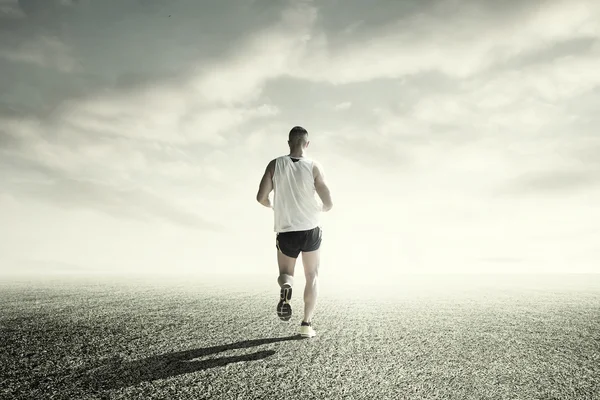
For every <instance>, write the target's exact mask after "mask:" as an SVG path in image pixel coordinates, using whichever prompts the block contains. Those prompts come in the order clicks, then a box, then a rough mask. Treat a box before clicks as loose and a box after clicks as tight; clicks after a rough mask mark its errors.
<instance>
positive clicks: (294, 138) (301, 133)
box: [288, 126, 308, 149]
mask: <svg viewBox="0 0 600 400" xmlns="http://www.w3.org/2000/svg"><path fill="white" fill-rule="evenodd" d="M307 136H308V131H307V130H306V129H304V128H303V127H301V126H295V127H293V128H292V130H291V131H290V134H289V138H288V142H289V144H290V147H291V148H293V149H297V148H298V146H300V145H304V144H306V142H307Z"/></svg>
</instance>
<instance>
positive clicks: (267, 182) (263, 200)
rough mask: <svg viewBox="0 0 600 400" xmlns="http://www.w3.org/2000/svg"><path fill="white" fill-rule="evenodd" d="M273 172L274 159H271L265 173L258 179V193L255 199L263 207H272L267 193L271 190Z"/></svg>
mask: <svg viewBox="0 0 600 400" xmlns="http://www.w3.org/2000/svg"><path fill="white" fill-rule="evenodd" d="M274 173H275V160H271V162H270V163H269V165H267V168H265V173H264V174H263V177H262V179H261V180H260V186H259V187H258V193H257V194H256V200H257V201H258V202H259V203H260V204H262V205H263V206H265V207H268V208H273V206H272V205H271V201H270V200H269V194H270V193H271V191H272V190H273V174H274Z"/></svg>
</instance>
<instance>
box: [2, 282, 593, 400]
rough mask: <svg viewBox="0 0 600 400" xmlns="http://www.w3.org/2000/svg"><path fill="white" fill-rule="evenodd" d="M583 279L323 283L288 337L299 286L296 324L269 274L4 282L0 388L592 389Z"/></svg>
mask: <svg viewBox="0 0 600 400" xmlns="http://www.w3.org/2000/svg"><path fill="white" fill-rule="evenodd" d="M566 279H567V278H565V280H563V281H564V282H566ZM590 279H592V280H594V279H595V281H594V282H592V283H593V284H590V280H589V279H587V278H586V279H585V282H584V283H585V285H584V284H582V285H579V286H577V285H572V284H571V285H567V284H565V285H562V286H561V285H546V286H544V285H533V286H532V285H512V286H511V285H494V284H493V282H492V283H491V284H489V283H488V285H487V286H485V285H479V286H477V285H470V286H469V287H470V289H469V290H462V291H460V290H455V291H447V290H446V291H444V290H436V289H435V288H436V287H442V286H440V285H438V286H435V285H431V284H426V285H425V284H423V283H422V282H421V283H420V285H421V286H419V284H415V285H413V284H408V283H406V282H404V283H403V284H398V285H390V284H388V285H387V286H381V287H380V288H379V289H380V290H379V291H376V292H373V291H370V292H369V294H368V295H367V294H366V293H362V294H361V293H358V292H353V291H350V290H349V291H346V292H344V293H342V292H334V291H328V290H326V289H322V290H321V296H320V300H319V304H318V309H317V315H316V316H315V318H314V326H315V328H316V329H317V332H318V336H317V337H316V338H313V339H300V338H299V337H297V336H296V335H295V334H296V329H297V326H298V325H299V321H300V318H301V315H300V313H299V312H298V311H299V310H301V306H302V292H301V285H302V284H303V282H297V285H296V287H297V288H299V289H296V291H295V292H294V297H293V300H292V306H293V308H294V313H295V314H294V318H293V319H292V322H290V323H284V322H281V321H279V320H278V319H277V317H276V313H275V305H276V303H277V296H278V291H277V287H276V284H275V283H274V279H272V282H271V281H269V282H266V283H265V284H264V285H252V289H249V288H248V286H249V285H242V284H237V285H231V284H230V285H224V284H222V283H218V282H212V283H208V282H206V281H205V282H190V281H187V282H179V283H177V282H168V283H165V282H162V283H160V284H158V283H152V282H151V281H146V280H140V281H134V280H130V281H128V282H116V281H109V280H101V279H97V280H96V281H93V280H91V279H87V280H85V279H84V280H77V281H70V280H68V279H65V280H62V281H60V280H55V281H52V282H49V281H46V282H34V281H31V282H25V281H23V282H12V283H6V282H5V283H2V284H0V398H2V399H253V398H263V399H270V398H278V399H281V398H286V399H288V400H290V399H312V398H315V399H478V400H479V399H527V400H532V399H589V400H593V399H600V284H599V282H598V277H593V278H590ZM559 280H560V279H559ZM355 288H357V287H355ZM425 288H428V290H426V289H425ZM392 289H393V290H392ZM425 293H427V295H425Z"/></svg>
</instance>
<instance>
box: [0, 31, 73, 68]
mask: <svg viewBox="0 0 600 400" xmlns="http://www.w3.org/2000/svg"><path fill="white" fill-rule="evenodd" d="M0 58H5V59H6V60H9V61H13V62H16V63H19V62H21V63H30V64H34V65H36V66H39V67H49V68H56V69H58V70H59V71H61V72H66V73H69V72H75V71H77V70H79V69H81V65H80V64H79V63H78V62H77V60H75V59H74V58H73V57H72V56H71V55H70V54H69V49H68V48H67V47H66V46H65V44H64V43H63V42H61V41H60V40H58V39H57V38H55V37H38V38H36V39H35V40H34V41H30V42H23V43H21V44H20V45H19V47H17V48H14V49H0Z"/></svg>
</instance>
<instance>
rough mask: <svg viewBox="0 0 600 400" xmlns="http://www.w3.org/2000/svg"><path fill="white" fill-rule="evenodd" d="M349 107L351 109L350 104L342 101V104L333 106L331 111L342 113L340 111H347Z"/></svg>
mask: <svg viewBox="0 0 600 400" xmlns="http://www.w3.org/2000/svg"><path fill="white" fill-rule="evenodd" d="M350 107H352V102H350V101H344V102H343V103H338V104H336V105H335V106H333V109H334V110H336V111H342V110H348V109H349V108H350Z"/></svg>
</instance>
